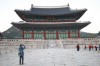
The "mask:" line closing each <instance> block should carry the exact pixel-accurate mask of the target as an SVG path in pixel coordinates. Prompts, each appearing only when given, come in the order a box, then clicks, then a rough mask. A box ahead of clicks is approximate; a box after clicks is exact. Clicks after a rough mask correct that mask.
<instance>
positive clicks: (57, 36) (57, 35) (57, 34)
mask: <svg viewBox="0 0 100 66" xmlns="http://www.w3.org/2000/svg"><path fill="white" fill-rule="evenodd" d="M56 39H59V33H58V31H56Z"/></svg>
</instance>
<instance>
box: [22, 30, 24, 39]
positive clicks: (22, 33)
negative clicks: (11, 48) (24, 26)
mask: <svg viewBox="0 0 100 66" xmlns="http://www.w3.org/2000/svg"><path fill="white" fill-rule="evenodd" d="M22 38H23V39H24V31H22Z"/></svg>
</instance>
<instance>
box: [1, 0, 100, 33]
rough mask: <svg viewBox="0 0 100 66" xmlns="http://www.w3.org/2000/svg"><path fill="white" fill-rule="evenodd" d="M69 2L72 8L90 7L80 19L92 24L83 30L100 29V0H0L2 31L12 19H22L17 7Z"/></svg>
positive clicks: (96, 31)
mask: <svg viewBox="0 0 100 66" xmlns="http://www.w3.org/2000/svg"><path fill="white" fill-rule="evenodd" d="M68 3H69V5H70V8H72V9H76V8H77V9H82V8H87V9H88V10H87V11H86V12H85V14H84V15H83V16H82V17H81V18H80V19H79V20H78V21H90V22H91V24H89V25H88V26H86V27H85V28H83V29H82V30H81V31H84V32H89V33H98V32H99V31H100V0H0V32H3V31H5V30H7V29H8V28H10V27H11V26H12V25H11V22H12V21H14V22H18V21H22V20H21V19H20V18H19V17H18V16H17V14H16V13H15V12H14V10H15V9H22V10H23V9H26V10H29V9H30V8H31V4H33V5H34V6H65V5H67V4H68Z"/></svg>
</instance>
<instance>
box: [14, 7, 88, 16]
mask: <svg viewBox="0 0 100 66" xmlns="http://www.w3.org/2000/svg"><path fill="white" fill-rule="evenodd" d="M83 11H84V12H85V11H87V9H79V10H78V9H75V10H72V9H69V10H68V9H64V8H63V9H62V10H61V9H59V10H57V9H44V10H43V9H42V10H41V9H35V10H18V9H16V10H15V12H20V13H24V14H34V15H65V14H70V13H77V12H83Z"/></svg>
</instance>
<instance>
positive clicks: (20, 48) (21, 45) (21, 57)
mask: <svg viewBox="0 0 100 66" xmlns="http://www.w3.org/2000/svg"><path fill="white" fill-rule="evenodd" d="M24 49H25V45H23V44H20V47H19V53H18V55H19V58H20V59H19V63H20V65H21V64H22V65H23V64H24V63H23V62H24Z"/></svg>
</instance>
